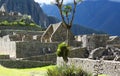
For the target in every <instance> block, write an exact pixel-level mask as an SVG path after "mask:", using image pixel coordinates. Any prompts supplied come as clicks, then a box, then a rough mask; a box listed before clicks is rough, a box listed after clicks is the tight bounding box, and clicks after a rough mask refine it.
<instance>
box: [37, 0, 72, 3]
mask: <svg viewBox="0 0 120 76" xmlns="http://www.w3.org/2000/svg"><path fill="white" fill-rule="evenodd" d="M35 1H36V2H38V3H46V4H50V3H51V2H53V1H54V0H35ZM72 1H73V0H64V3H65V4H66V3H70V2H72Z"/></svg>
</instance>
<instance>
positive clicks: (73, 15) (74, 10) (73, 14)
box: [69, 0, 77, 27]
mask: <svg viewBox="0 0 120 76" xmlns="http://www.w3.org/2000/svg"><path fill="white" fill-rule="evenodd" d="M76 6H77V3H76V1H75V0H74V8H73V13H72V19H71V21H70V24H69V25H70V27H71V26H72V23H73V20H74V17H75V12H76Z"/></svg>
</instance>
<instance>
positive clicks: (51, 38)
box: [41, 22, 74, 42]
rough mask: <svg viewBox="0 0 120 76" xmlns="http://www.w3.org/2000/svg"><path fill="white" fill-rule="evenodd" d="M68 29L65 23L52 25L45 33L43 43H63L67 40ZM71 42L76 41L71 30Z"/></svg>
mask: <svg viewBox="0 0 120 76" xmlns="http://www.w3.org/2000/svg"><path fill="white" fill-rule="evenodd" d="M66 35H67V28H66V26H65V25H64V24H63V23H61V22H60V23H57V24H51V25H50V26H49V27H48V28H47V30H46V31H45V32H44V33H43V35H42V38H41V41H42V42H63V41H65V40H66ZM69 36H70V40H74V36H73V34H72V32H71V31H70V30H69Z"/></svg>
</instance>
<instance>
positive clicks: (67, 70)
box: [47, 65, 91, 76]
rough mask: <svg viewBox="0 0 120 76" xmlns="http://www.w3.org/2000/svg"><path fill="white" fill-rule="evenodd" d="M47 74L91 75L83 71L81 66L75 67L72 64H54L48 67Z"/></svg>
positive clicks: (51, 75)
mask: <svg viewBox="0 0 120 76" xmlns="http://www.w3.org/2000/svg"><path fill="white" fill-rule="evenodd" d="M47 75H48V76H91V74H89V73H87V72H85V71H84V70H82V69H81V68H76V67H75V66H74V65H69V66H68V65H63V66H56V67H54V68H52V69H48V71H47Z"/></svg>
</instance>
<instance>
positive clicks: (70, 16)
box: [54, 0, 82, 45]
mask: <svg viewBox="0 0 120 76" xmlns="http://www.w3.org/2000/svg"><path fill="white" fill-rule="evenodd" d="M81 1H82V0H73V2H74V6H73V7H72V6H71V5H64V0H55V3H54V4H55V5H56V6H57V7H58V9H59V12H60V15H61V18H62V23H63V24H64V25H65V26H66V28H67V39H66V40H67V44H68V45H70V44H69V30H70V29H71V27H72V25H73V20H74V17H75V12H76V7H77V4H78V3H79V2H81Z"/></svg>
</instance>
